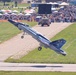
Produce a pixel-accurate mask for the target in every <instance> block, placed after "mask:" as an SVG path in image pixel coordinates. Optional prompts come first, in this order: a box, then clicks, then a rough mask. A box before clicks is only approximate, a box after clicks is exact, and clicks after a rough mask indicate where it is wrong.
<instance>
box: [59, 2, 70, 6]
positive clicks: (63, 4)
mask: <svg viewBox="0 0 76 75" xmlns="http://www.w3.org/2000/svg"><path fill="white" fill-rule="evenodd" d="M59 5H60V6H67V5H69V3H66V2H63V3H61V4H59Z"/></svg>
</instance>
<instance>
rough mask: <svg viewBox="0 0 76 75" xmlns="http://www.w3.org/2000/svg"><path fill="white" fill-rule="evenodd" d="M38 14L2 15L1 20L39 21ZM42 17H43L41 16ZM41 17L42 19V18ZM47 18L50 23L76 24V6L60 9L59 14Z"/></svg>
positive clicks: (53, 13)
mask: <svg viewBox="0 0 76 75" xmlns="http://www.w3.org/2000/svg"><path fill="white" fill-rule="evenodd" d="M38 15H39V14H38V13H32V14H30V15H25V14H22V13H20V14H3V15H0V20H7V19H13V20H28V21H37V20H36V17H37V16H38ZM40 16H41V17H42V15H40ZM41 17H40V18H41ZM47 18H48V19H49V21H50V22H76V6H74V5H69V6H64V8H60V9H59V10H58V11H57V12H52V14H50V15H47Z"/></svg>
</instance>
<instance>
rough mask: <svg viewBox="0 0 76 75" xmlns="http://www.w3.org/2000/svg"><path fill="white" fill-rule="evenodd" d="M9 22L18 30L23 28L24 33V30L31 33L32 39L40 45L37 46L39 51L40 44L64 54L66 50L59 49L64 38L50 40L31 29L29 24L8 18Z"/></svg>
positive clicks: (64, 41)
mask: <svg viewBox="0 0 76 75" xmlns="http://www.w3.org/2000/svg"><path fill="white" fill-rule="evenodd" d="M8 21H9V22H10V23H12V24H13V25H14V26H16V27H17V28H18V29H19V30H23V32H24V34H25V32H26V33H28V34H29V35H31V36H32V37H33V38H34V39H36V40H37V41H38V42H39V43H40V46H39V47H38V50H39V51H40V50H41V49H42V46H44V47H45V48H50V49H52V50H54V51H55V52H56V53H58V54H62V55H64V56H65V55H66V52H65V51H63V50H62V49H61V47H62V46H63V45H64V44H65V43H66V40H64V39H59V40H55V41H50V40H48V39H47V38H46V37H44V36H43V35H42V34H40V33H38V32H36V31H35V30H33V29H32V28H31V27H29V25H27V24H23V23H21V22H16V21H14V20H11V19H9V20H8ZM24 34H23V35H22V36H21V38H24Z"/></svg>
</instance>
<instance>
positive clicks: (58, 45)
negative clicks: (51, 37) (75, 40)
mask: <svg viewBox="0 0 76 75" xmlns="http://www.w3.org/2000/svg"><path fill="white" fill-rule="evenodd" d="M65 43H66V40H64V39H59V40H55V41H53V42H51V44H52V45H54V46H55V47H56V48H61V47H62V46H63V45H64V44H65Z"/></svg>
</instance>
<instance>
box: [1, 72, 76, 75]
mask: <svg viewBox="0 0 76 75" xmlns="http://www.w3.org/2000/svg"><path fill="white" fill-rule="evenodd" d="M0 75H76V73H74V72H73V73H72V72H70V73H69V72H10V71H7V72H4V71H2V72H0Z"/></svg>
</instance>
